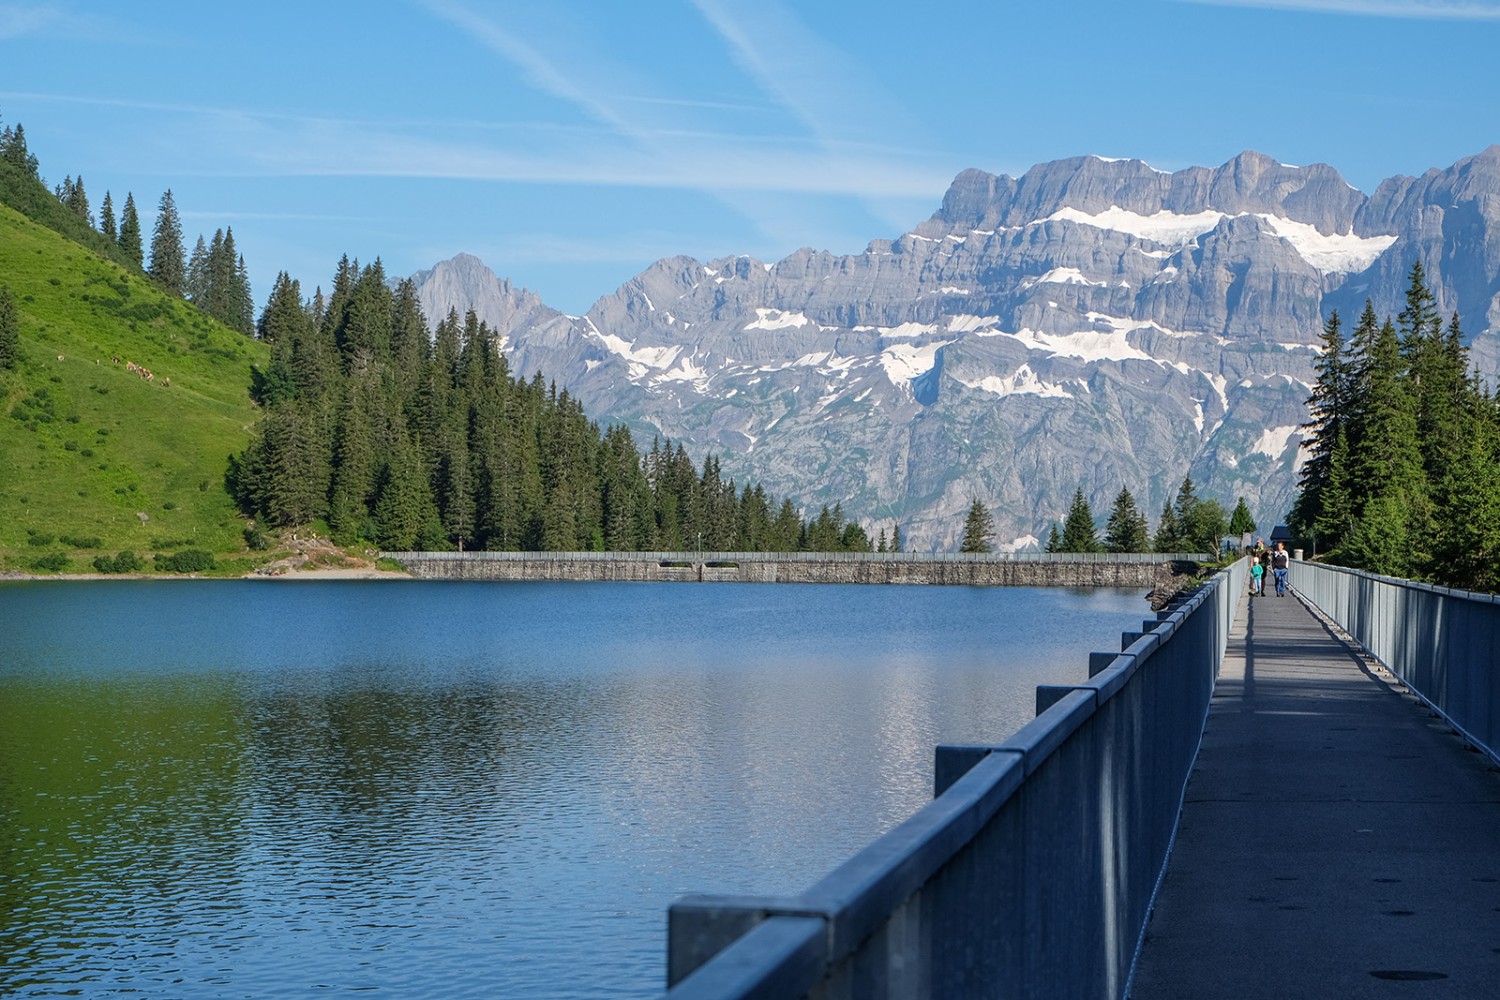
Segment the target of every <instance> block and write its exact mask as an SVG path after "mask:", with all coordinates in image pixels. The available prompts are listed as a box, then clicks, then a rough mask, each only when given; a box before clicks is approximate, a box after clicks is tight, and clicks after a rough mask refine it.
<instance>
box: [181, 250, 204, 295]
mask: <svg viewBox="0 0 1500 1000" xmlns="http://www.w3.org/2000/svg"><path fill="white" fill-rule="evenodd" d="M182 294H183V298H185V299H187V300H188V301H189V302H193V303H198V302H201V301H203V299H204V296H206V295H207V294H208V244H207V243H205V242H203V234H202V233H199V234H198V242H197V243H196V244H194V246H193V254H192V256H191V257H189V258H188V264H187V270H186V271H185V272H184V274H183V283H182Z"/></svg>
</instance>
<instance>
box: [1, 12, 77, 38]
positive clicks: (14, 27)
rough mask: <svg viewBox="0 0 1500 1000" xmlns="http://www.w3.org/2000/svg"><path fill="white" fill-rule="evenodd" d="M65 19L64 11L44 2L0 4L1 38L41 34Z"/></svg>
mask: <svg viewBox="0 0 1500 1000" xmlns="http://www.w3.org/2000/svg"><path fill="white" fill-rule="evenodd" d="M62 20H63V12H62V11H60V10H57V9H56V8H55V7H49V6H45V5H43V4H18V3H7V4H0V38H21V37H23V36H26V35H35V34H40V33H42V32H44V31H46V30H48V29H49V28H51V26H52V25H54V24H58V23H60V22H61V21H62Z"/></svg>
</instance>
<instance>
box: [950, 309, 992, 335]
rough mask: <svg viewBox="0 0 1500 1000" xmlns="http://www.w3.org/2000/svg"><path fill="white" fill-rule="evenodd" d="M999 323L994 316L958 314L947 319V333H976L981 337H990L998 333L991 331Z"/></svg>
mask: <svg viewBox="0 0 1500 1000" xmlns="http://www.w3.org/2000/svg"><path fill="white" fill-rule="evenodd" d="M999 322H1000V321H999V320H998V319H996V318H995V317H994V316H970V315H968V314H967V313H959V314H958V315H956V316H949V317H948V332H949V333H977V334H979V336H981V337H992V336H994V335H995V334H997V333H999V332H1000V331H999V330H995V329H993V327H995V326H996V325H997V324H998V323H999Z"/></svg>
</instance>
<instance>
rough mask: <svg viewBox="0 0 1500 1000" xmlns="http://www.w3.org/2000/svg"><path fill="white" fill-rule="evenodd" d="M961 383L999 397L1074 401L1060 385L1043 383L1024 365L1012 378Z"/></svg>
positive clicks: (1004, 377) (992, 377)
mask: <svg viewBox="0 0 1500 1000" xmlns="http://www.w3.org/2000/svg"><path fill="white" fill-rule="evenodd" d="M959 382H961V383H962V384H964V385H966V386H968V387H969V388H970V389H982V390H983V391H985V392H992V393H994V394H995V395H997V396H1050V397H1053V398H1059V397H1060V398H1066V399H1072V398H1073V394H1072V393H1071V392H1069V391H1068V390H1066V389H1064V388H1063V387H1062V386H1060V385H1055V384H1053V383H1051V382H1043V381H1042V380H1041V379H1039V378H1037V375H1036V373H1035V372H1034V371H1032V370H1031V366H1030V365H1022V366H1021V367H1019V368H1017V369H1016V371H1015V374H1013V375H1010V376H1008V377H1007V376H1002V375H986V376H985V377H984V378H982V379H980V380H979V381H977V382H970V381H968V380H967V379H959Z"/></svg>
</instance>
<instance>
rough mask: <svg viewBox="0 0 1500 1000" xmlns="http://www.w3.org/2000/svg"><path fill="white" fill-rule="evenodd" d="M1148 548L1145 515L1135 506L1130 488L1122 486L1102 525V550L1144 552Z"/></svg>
mask: <svg viewBox="0 0 1500 1000" xmlns="http://www.w3.org/2000/svg"><path fill="white" fill-rule="evenodd" d="M1150 548H1151V535H1150V533H1149V531H1148V530H1147V527H1146V516H1145V515H1144V514H1142V513H1141V511H1140V508H1139V507H1137V506H1136V504H1135V497H1133V496H1131V495H1130V490H1128V489H1126V488H1125V487H1123V486H1122V487H1121V488H1120V492H1119V494H1118V495H1117V496H1116V497H1115V505H1114V508H1113V509H1112V510H1111V511H1110V513H1109V521H1108V522H1107V523H1106V524H1105V526H1104V550H1105V551H1106V552H1146V551H1149V550H1150Z"/></svg>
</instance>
